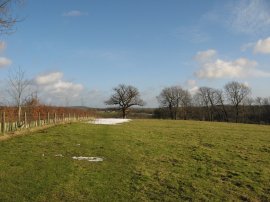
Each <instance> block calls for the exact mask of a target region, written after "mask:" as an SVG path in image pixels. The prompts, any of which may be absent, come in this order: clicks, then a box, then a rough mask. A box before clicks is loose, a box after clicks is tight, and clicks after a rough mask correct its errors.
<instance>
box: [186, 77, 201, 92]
mask: <svg viewBox="0 0 270 202" xmlns="http://www.w3.org/2000/svg"><path fill="white" fill-rule="evenodd" d="M185 86H186V87H187V89H188V91H189V92H190V93H191V94H192V95H194V94H195V93H196V92H197V91H198V89H199V87H198V85H197V81H196V80H193V79H189V80H187V81H186V82H185Z"/></svg>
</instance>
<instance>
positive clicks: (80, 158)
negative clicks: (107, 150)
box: [72, 156, 103, 162]
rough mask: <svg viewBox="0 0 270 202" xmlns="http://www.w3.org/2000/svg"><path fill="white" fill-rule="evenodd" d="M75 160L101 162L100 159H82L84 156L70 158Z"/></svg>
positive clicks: (101, 159)
mask: <svg viewBox="0 0 270 202" xmlns="http://www.w3.org/2000/svg"><path fill="white" fill-rule="evenodd" d="M72 158H73V159H75V160H79V161H81V160H85V161H91V162H98V161H103V158H100V157H84V156H78V157H77V156H73V157H72Z"/></svg>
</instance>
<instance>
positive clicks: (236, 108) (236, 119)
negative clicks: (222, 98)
mask: <svg viewBox="0 0 270 202" xmlns="http://www.w3.org/2000/svg"><path fill="white" fill-rule="evenodd" d="M238 115H239V109H238V106H236V107H235V123H238Z"/></svg>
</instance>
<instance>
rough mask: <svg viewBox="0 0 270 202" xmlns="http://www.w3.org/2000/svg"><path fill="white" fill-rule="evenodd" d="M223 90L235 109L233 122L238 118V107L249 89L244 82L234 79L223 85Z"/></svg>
mask: <svg viewBox="0 0 270 202" xmlns="http://www.w3.org/2000/svg"><path fill="white" fill-rule="evenodd" d="M224 88H225V92H226V95H227V99H228V101H229V103H230V104H231V105H233V107H234V109H235V122H236V123H237V122H238V119H239V107H240V105H241V104H242V103H243V101H244V100H245V98H247V97H248V95H250V93H251V89H250V88H249V87H248V86H247V85H245V84H244V83H239V82H236V81H232V82H229V83H227V84H226V85H225V87H224Z"/></svg>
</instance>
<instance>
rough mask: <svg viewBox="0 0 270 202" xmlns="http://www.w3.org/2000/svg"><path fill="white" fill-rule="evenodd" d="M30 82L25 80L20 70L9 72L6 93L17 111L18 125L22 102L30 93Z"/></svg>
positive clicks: (23, 73)
mask: <svg viewBox="0 0 270 202" xmlns="http://www.w3.org/2000/svg"><path fill="white" fill-rule="evenodd" d="M30 83H31V82H30V80H28V79H26V75H25V72H24V71H23V70H22V69H21V68H18V69H14V70H12V71H10V73H9V76H8V93H9V95H10V97H11V99H12V100H13V102H14V104H15V106H16V107H17V109H18V124H21V114H22V105H23V102H24V101H25V100H26V99H27V97H28V96H29V95H30V94H31V93H30V89H29V88H30Z"/></svg>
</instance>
